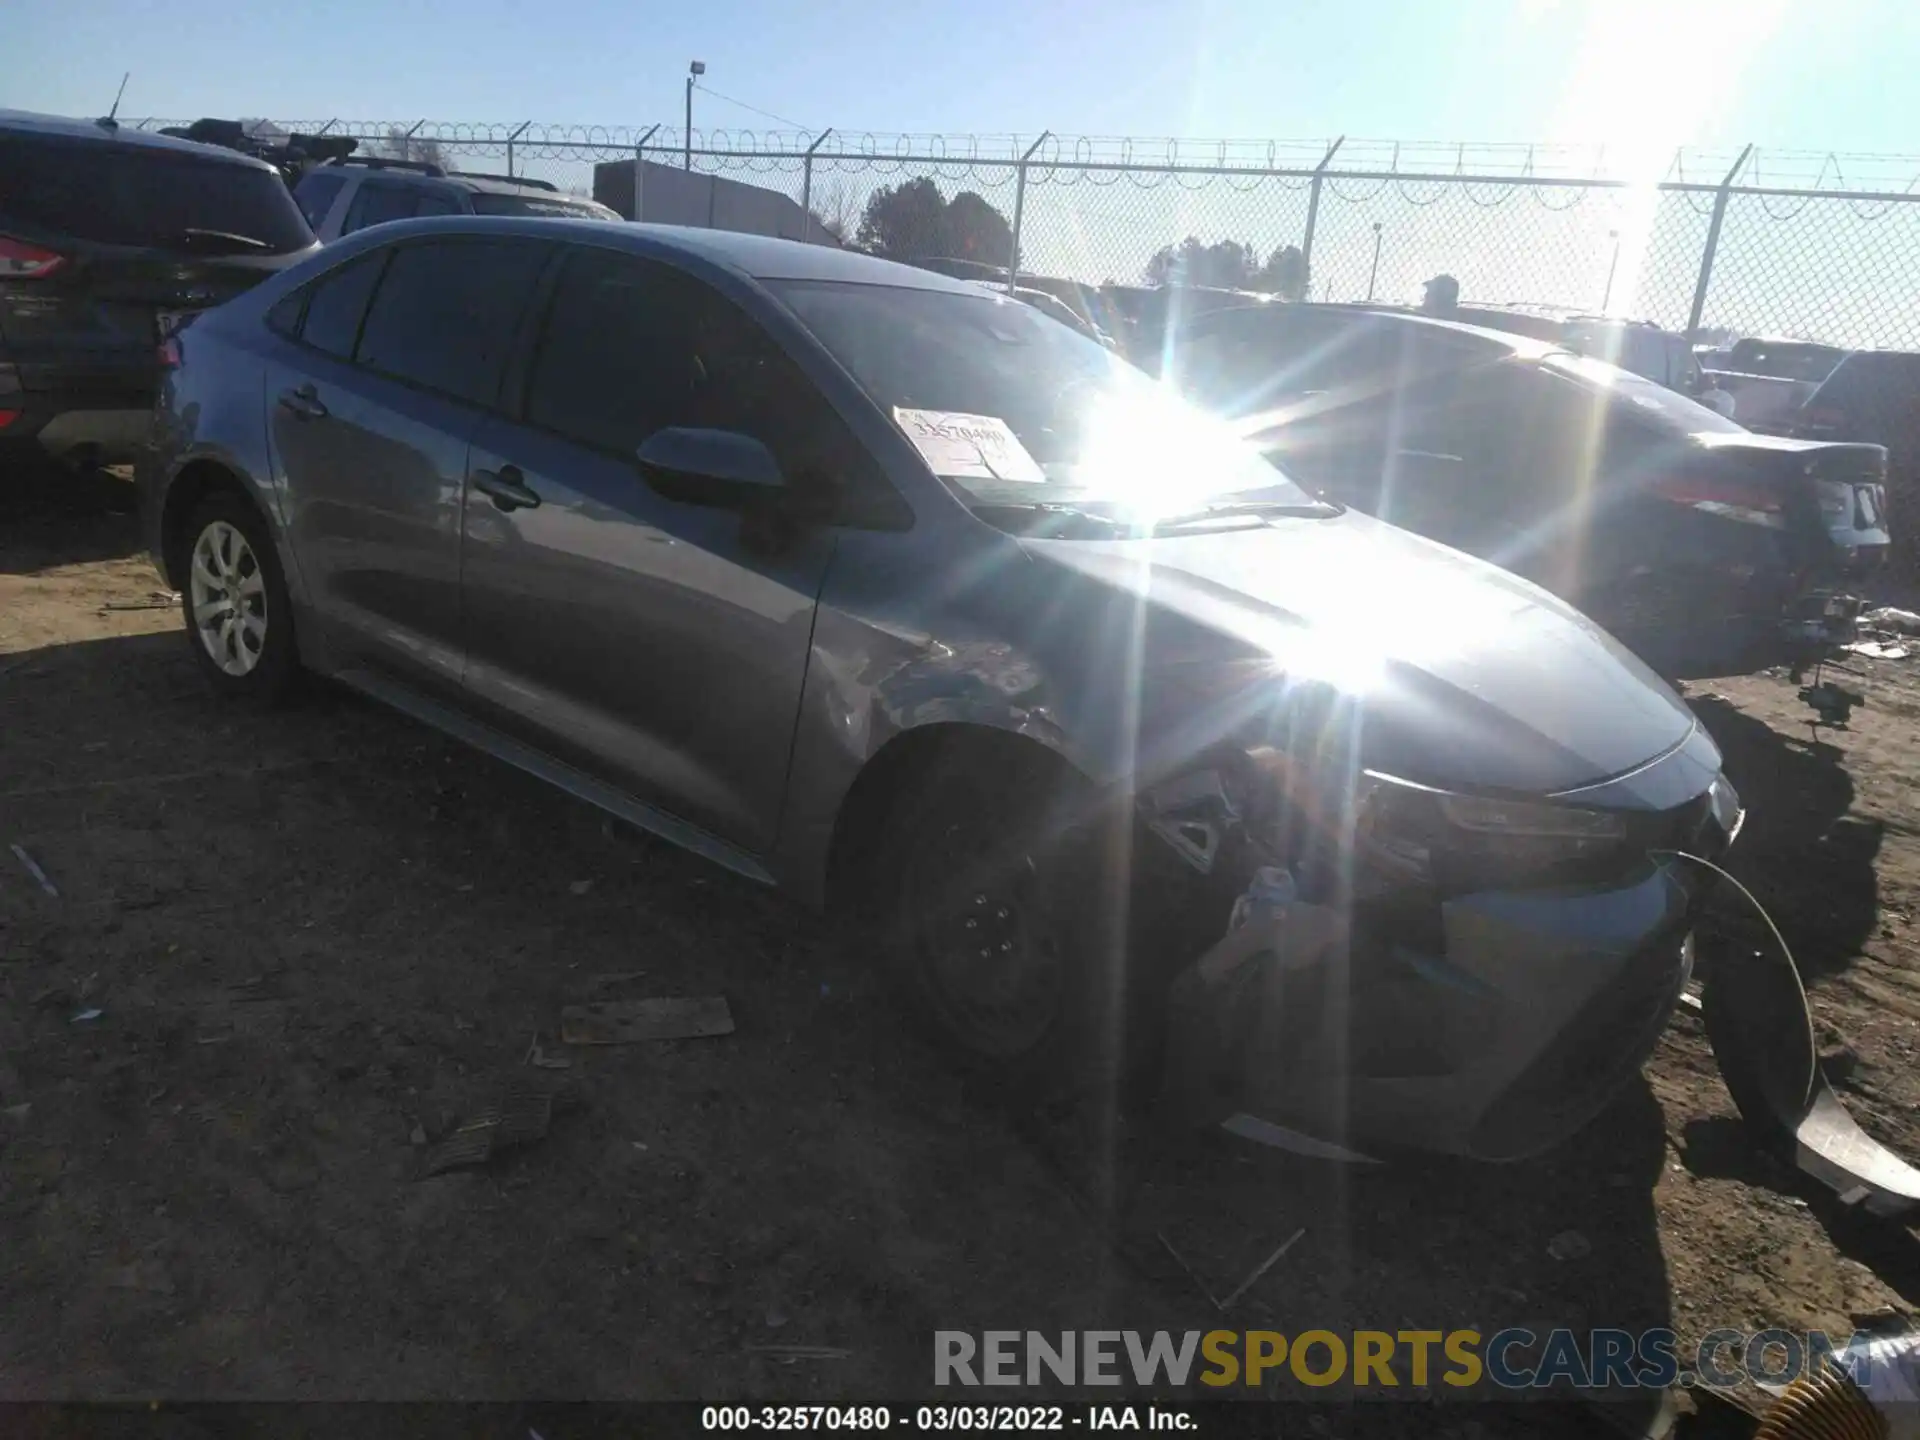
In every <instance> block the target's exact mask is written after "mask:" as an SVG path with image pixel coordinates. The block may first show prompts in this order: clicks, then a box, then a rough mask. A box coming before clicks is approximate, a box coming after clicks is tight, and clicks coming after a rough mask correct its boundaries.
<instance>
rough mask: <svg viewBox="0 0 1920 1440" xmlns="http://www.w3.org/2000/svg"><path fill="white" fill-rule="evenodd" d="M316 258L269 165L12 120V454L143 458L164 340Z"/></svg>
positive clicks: (5, 229) (1, 388)
mask: <svg viewBox="0 0 1920 1440" xmlns="http://www.w3.org/2000/svg"><path fill="white" fill-rule="evenodd" d="M314 245H315V242H314V238H313V232H312V230H310V229H308V227H307V222H306V221H305V220H304V219H302V218H301V216H300V211H299V210H298V208H296V207H295V205H294V203H293V200H292V198H291V197H290V196H289V195H288V194H287V187H286V186H285V185H284V184H283V183H282V182H281V179H280V176H279V175H278V174H276V173H275V172H274V170H273V167H271V166H270V165H266V164H264V163H262V162H261V161H259V160H255V159H251V158H249V157H247V156H244V155H239V154H236V153H234V152H233V151H231V150H223V149H218V148H216V147H214V146H210V145H195V144H191V143H189V142H187V141H184V140H176V139H171V138H168V137H165V136H159V135H144V134H141V133H139V132H137V131H133V130H122V129H121V128H120V127H119V126H117V125H115V124H114V123H113V122H112V121H93V120H67V119H60V118H56V117H53V116H46V115H25V114H21V113H19V112H17V111H0V443H5V442H18V441H27V442H37V444H38V445H39V446H40V447H41V448H43V449H45V450H47V451H49V452H51V453H52V454H54V455H55V456H57V457H60V458H62V459H70V460H76V461H86V462H93V463H100V464H115V463H118V462H120V461H124V460H128V459H131V458H133V456H134V454H135V452H136V451H137V450H138V448H139V447H140V445H141V444H143V443H144V441H145V439H146V436H147V431H148V427H149V425H150V423H151V418H152V412H153V401H154V395H155V392H156V390H157V389H158V386H159V362H158V358H157V355H158V346H159V341H160V340H161V339H162V338H163V334H162V332H163V330H164V329H165V328H168V327H170V326H171V325H172V324H173V323H174V321H175V320H176V319H177V318H179V317H180V316H181V315H183V314H190V313H192V312H194V311H198V310H204V309H207V308H209V307H210V306H214V305H218V304H219V303H221V302H222V301H224V300H228V299H231V298H232V297H233V296H235V295H237V294H239V293H240V292H241V291H242V290H245V289H247V288H248V287H249V286H251V285H253V284H254V283H255V282H256V281H259V280H261V279H264V278H265V277H266V276H268V275H270V274H272V273H273V272H274V271H276V270H278V269H280V268H281V267H282V266H285V265H287V264H289V263H291V262H292V261H294V260H297V259H299V258H300V256H302V255H303V254H305V253H306V252H307V251H309V250H312V249H313V248H314Z"/></svg>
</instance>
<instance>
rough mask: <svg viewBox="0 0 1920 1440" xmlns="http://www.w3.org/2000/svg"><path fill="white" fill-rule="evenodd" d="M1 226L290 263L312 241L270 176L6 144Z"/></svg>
mask: <svg viewBox="0 0 1920 1440" xmlns="http://www.w3.org/2000/svg"><path fill="white" fill-rule="evenodd" d="M0 216H5V217H6V218H8V219H11V220H13V221H15V222H17V223H21V224H24V225H28V226H32V227H34V228H36V229H43V230H49V231H53V232H56V233H58V234H61V235H70V236H72V237H74V238H75V239H79V240H90V241H94V242H95V243H98V244H103V245H140V246H151V247H157V248H163V249H169V250H180V251H185V252H189V253H193V254H247V253H255V252H264V253H270V254H276V255H284V254H286V253H287V252H289V251H293V250H299V249H303V248H305V247H306V246H308V245H311V244H312V243H313V231H312V230H311V229H309V228H308V226H307V222H306V221H305V220H304V219H303V218H302V217H301V214H300V211H299V209H298V207H296V206H295V205H294V203H293V197H292V196H291V195H289V194H288V193H287V187H286V184H285V182H283V181H282V180H281V179H280V177H279V176H278V175H277V174H275V173H274V172H273V171H271V170H266V169H261V168H257V167H255V166H253V165H243V164H236V163H233V162H231V161H220V160H203V159H200V158H199V157H197V156H192V155H176V154H173V153H171V152H168V151H165V150H161V149H159V148H158V147H149V146H134V145H120V146H116V145H103V144H98V143H95V142H92V141H86V140H51V139H45V138H42V137H39V136H34V137H28V136H23V135H17V134H16V135H0Z"/></svg>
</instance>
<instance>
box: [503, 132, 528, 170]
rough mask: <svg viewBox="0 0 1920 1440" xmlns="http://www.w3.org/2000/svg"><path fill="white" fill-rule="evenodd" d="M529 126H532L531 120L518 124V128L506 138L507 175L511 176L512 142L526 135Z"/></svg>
mask: <svg viewBox="0 0 1920 1440" xmlns="http://www.w3.org/2000/svg"><path fill="white" fill-rule="evenodd" d="M531 124H533V121H531V120H522V121H521V122H520V128H519V129H518V130H516V131H514V132H513V134H511V135H509V136H507V174H508V175H512V174H513V142H514V141H516V140H518V139H519V138H520V137H521V136H522V135H524V134H526V133H527V127H528V126H529V125H531Z"/></svg>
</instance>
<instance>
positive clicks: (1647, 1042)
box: [1141, 732, 1741, 1160]
mask: <svg viewBox="0 0 1920 1440" xmlns="http://www.w3.org/2000/svg"><path fill="white" fill-rule="evenodd" d="M1697 735H1698V732H1696V737H1697ZM1717 762H1718V756H1717V754H1716V753H1714V752H1713V751H1712V750H1711V747H1710V745H1707V744H1706V743H1705V742H1704V740H1700V739H1697V738H1696V739H1695V740H1690V741H1688V742H1686V743H1684V744H1683V745H1681V746H1680V747H1678V748H1677V749H1675V750H1674V751H1672V752H1669V754H1668V755H1666V756H1664V757H1662V758H1661V759H1659V760H1657V761H1655V762H1653V763H1652V764H1650V765H1648V766H1645V767H1643V768H1642V769H1641V770H1639V771H1635V772H1632V773H1631V774H1630V775H1628V776H1624V777H1621V778H1619V779H1616V780H1613V781H1609V782H1606V783H1604V784H1602V785H1599V786H1595V787H1593V788H1592V789H1591V790H1588V791H1584V792H1581V794H1580V796H1579V798H1578V799H1577V800H1575V801H1568V802H1559V801H1555V802H1551V803H1567V804H1568V805H1569V806H1570V807H1572V808H1573V809H1575V810H1576V811H1577V812H1578V813H1577V814H1575V815H1572V816H1562V815H1558V814H1554V813H1550V812H1549V811H1548V809H1547V806H1548V804H1549V802H1545V801H1543V802H1501V803H1498V804H1489V803H1481V804H1474V803H1471V802H1469V803H1465V804H1463V803H1459V802H1448V801H1447V799H1446V797H1441V799H1440V800H1439V802H1436V800H1435V797H1436V796H1437V795H1439V792H1431V791H1429V792H1424V793H1422V792H1418V791H1417V787H1407V786H1405V785H1404V784H1402V783H1400V782H1394V783H1391V784H1385V785H1379V786H1375V787H1374V788H1372V789H1371V790H1370V789H1368V788H1367V786H1366V785H1364V784H1362V785H1357V786H1354V787H1352V788H1351V789H1350V791H1349V793H1350V794H1351V795H1353V797H1354V798H1353V799H1352V800H1350V801H1349V802H1348V804H1347V805H1346V807H1345V809H1344V811H1340V812H1337V813H1340V814H1343V815H1344V816H1345V817H1346V818H1345V821H1344V829H1343V828H1342V827H1341V825H1340V824H1337V823H1334V822H1321V821H1312V820H1308V821H1305V822H1303V821H1302V820H1301V819H1300V817H1301V816H1303V815H1307V814H1309V813H1311V814H1318V815H1321V816H1326V815H1331V814H1335V813H1336V809H1335V807H1331V806H1327V805H1324V804H1322V805H1319V806H1317V807H1316V806H1315V805H1313V804H1312V803H1310V802H1308V803H1303V802H1302V800H1301V798H1300V795H1301V792H1300V790H1299V789H1298V787H1295V788H1293V789H1289V788H1288V787H1287V785H1286V781H1285V775H1284V773H1282V774H1281V775H1280V783H1279V784H1278V785H1277V786H1273V787H1268V788H1265V789H1263V787H1262V785H1261V784H1260V782H1259V781H1258V780H1257V779H1256V778H1253V777H1254V775H1255V773H1256V772H1253V771H1242V772H1241V773H1240V774H1238V775H1236V774H1234V772H1233V768H1232V766H1231V764H1230V763H1219V764H1215V765H1213V766H1212V771H1213V772H1214V773H1216V774H1217V775H1218V776H1219V777H1220V779H1221V781H1222V783H1220V784H1218V785H1215V784H1213V783H1212V781H1211V780H1209V779H1205V778H1201V779H1196V778H1192V777H1191V776H1184V777H1181V779H1180V782H1179V783H1178V784H1163V785H1160V786H1156V787H1154V788H1153V789H1151V790H1149V791H1148V792H1147V794H1146V795H1145V796H1144V797H1143V799H1142V803H1141V812H1142V817H1143V819H1144V820H1145V822H1146V829H1147V830H1148V831H1149V832H1150V833H1151V834H1152V835H1155V836H1158V837H1159V838H1160V840H1162V841H1164V842H1165V845H1164V848H1163V849H1162V851H1161V854H1162V856H1163V857H1165V858H1167V859H1168V861H1169V863H1170V864H1171V866H1172V868H1173V869H1174V870H1175V871H1176V872H1179V873H1181V874H1184V875H1185V876H1186V877H1187V878H1186V882H1185V887H1186V888H1185V891H1184V892H1181V893H1185V894H1188V895H1192V896H1199V895H1203V894H1204V895H1205V897H1206V899H1205V901H1204V903H1195V904H1191V905H1185V906H1183V905H1181V904H1179V903H1177V902H1170V905H1169V908H1171V909H1174V910H1176V911H1179V912H1180V913H1182V914H1183V915H1184V917H1185V918H1184V922H1183V923H1184V924H1185V926H1186V929H1185V930H1184V933H1186V934H1193V933H1202V934H1212V935H1215V936H1220V938H1219V939H1218V940H1217V941H1216V942H1215V943H1214V944H1213V945H1212V946H1211V947H1210V948H1208V949H1207V950H1206V951H1205V952H1204V953H1202V954H1200V955H1198V956H1197V957H1195V958H1194V959H1193V960H1192V961H1190V962H1189V963H1188V964H1187V965H1186V966H1185V968H1184V969H1182V970H1181V971H1180V972H1179V973H1178V974H1177V975H1175V976H1174V977H1173V979H1172V982H1171V984H1170V986H1169V989H1168V992H1167V995H1168V1001H1169V1004H1168V1017H1169V1018H1168V1034H1167V1045H1166V1049H1165V1070H1164V1076H1163V1088H1162V1100H1163V1104H1164V1105H1165V1107H1166V1108H1167V1109H1168V1110H1169V1111H1170V1112H1172V1113H1174V1114H1178V1115H1180V1116H1182V1117H1184V1118H1186V1119H1188V1120H1191V1121H1194V1122H1196V1123H1203V1124H1218V1123H1223V1122H1227V1121H1229V1120H1231V1121H1233V1122H1234V1124H1235V1125H1236V1126H1237V1127H1238V1131H1239V1133H1247V1134H1251V1133H1253V1132H1256V1131H1260V1132H1262V1133H1265V1134H1269V1135H1277V1136H1281V1137H1283V1138H1281V1139H1279V1140H1276V1141H1274V1142H1273V1143H1278V1144H1282V1145H1283V1146H1284V1147H1285V1148H1289V1149H1294V1150H1301V1151H1304V1150H1313V1149H1316V1148H1321V1147H1324V1146H1326V1145H1331V1146H1335V1147H1339V1148H1340V1149H1341V1150H1345V1151H1350V1152H1353V1153H1356V1154H1362V1155H1377V1154H1382V1153H1385V1152H1388V1151H1392V1150H1429V1151H1440V1152H1445V1153H1452V1154H1459V1155H1466V1156H1472V1157H1476V1158H1480V1159H1486V1160H1513V1159H1519V1158H1523V1157H1525V1156H1528V1155H1532V1154H1536V1153H1539V1152H1541V1151H1543V1150H1547V1149H1550V1148H1551V1147H1553V1146H1554V1145H1556V1144H1558V1143H1559V1142H1561V1141H1563V1140H1565V1139H1566V1138H1567V1137H1569V1136H1570V1135H1572V1134H1573V1133H1574V1132H1575V1131H1576V1130H1578V1129H1579V1128H1580V1127H1581V1126H1583V1125H1585V1124H1586V1123H1587V1122H1588V1121H1589V1120H1591V1119H1592V1118H1593V1117H1594V1116H1595V1115H1597V1114H1598V1113H1599V1112H1600V1110H1601V1109H1603V1108H1604V1107H1605V1105H1606V1104H1607V1102H1608V1100H1609V1099H1611V1098H1612V1097H1613V1096H1614V1095H1615V1094H1616V1093H1617V1092H1618V1090H1619V1089H1620V1088H1621V1087H1622V1086H1623V1085H1624V1084H1625V1083H1626V1082H1627V1081H1628V1080H1629V1079H1630V1078H1631V1076H1632V1075H1633V1074H1634V1072H1635V1071H1636V1070H1638V1068H1639V1067H1640V1065H1641V1064H1642V1063H1643V1062H1644V1061H1645V1060H1646V1058H1647V1056H1648V1054H1649V1053H1650V1052H1651V1051H1652V1049H1653V1046H1654V1044H1655V1042H1656V1041H1657V1039H1658V1038H1659V1035H1660V1032H1661V1030H1662V1028H1663V1027H1664V1026H1665V1024H1666V1022H1667V1019H1668V1017H1669V1016H1670V1014H1671V1013H1672V1010H1673V1007H1674V1005H1675V1003H1676V1002H1677V1000H1678V997H1679V995H1680V992H1681V990H1682V988H1683V987H1684V985H1685V984H1686V981H1687V978H1688V976H1689V974H1690V972H1691V968H1692V960H1693V947H1692V939H1691V932H1692V925H1693V921H1694V919H1695V917H1696V916H1697V914H1698V912H1699V908H1700V905H1701V903H1702V902H1703V900H1704V898H1705V896H1706V894H1707V892H1708V890H1709V889H1710V887H1711V886H1712V884H1713V883H1714V882H1713V879H1712V877H1711V875H1710V873H1709V872H1708V870H1706V869H1704V868H1702V867H1699V866H1695V865H1691V864H1688V863H1686V862H1684V861H1682V860H1680V859H1678V858H1677V856H1676V852H1683V853H1687V854H1693V855H1698V856H1702V857H1705V858H1709V859H1712V858H1715V857H1718V856H1719V855H1720V854H1721V853H1723V852H1724V851H1725V849H1726V848H1727V846H1728V845H1729V844H1730V843H1731V841H1732V838H1733V836H1734V834H1735V833H1736V832H1737V830H1738V829H1739V824H1740V818H1741V811H1740V807H1739V797H1738V796H1737V795H1735V794H1734V792H1733V790H1732V787H1731V786H1729V785H1728V784H1727V783H1726V781H1725V780H1724V778H1723V777H1721V776H1720V775H1719V773H1718V763H1717ZM1259 773H1265V774H1268V775H1269V776H1271V775H1273V774H1274V773H1275V770H1274V767H1271V766H1269V767H1266V769H1265V770H1264V771H1261V772H1259ZM1367 774H1368V775H1369V776H1371V774H1372V772H1367ZM1277 794H1278V795H1284V796H1285V797H1286V798H1284V799H1280V800H1276V799H1275V798H1274V797H1275V795H1277ZM1502 825H1505V826H1508V827H1510V835H1511V837H1512V838H1509V835H1506V834H1498V833H1493V834H1491V836H1490V832H1495V831H1497V830H1498V827H1499V826H1502ZM1449 827H1451V828H1449ZM1355 837H1358V838H1355ZM1536 837H1542V838H1536ZM1549 842H1551V843H1549ZM1356 856H1357V857H1358V858H1353V857H1356ZM1249 857H1251V859H1249ZM1543 857H1545V859H1544V860H1543ZM1276 874H1284V875H1286V877H1287V883H1286V884H1285V885H1277V884H1276V883H1275V882H1274V877H1275V875H1276ZM1295 874H1297V875H1298V877H1299V879H1298V884H1297V886H1295V885H1294V883H1293V876H1294V875H1295ZM1178 887H1179V882H1175V884H1174V885H1173V886H1172V887H1167V888H1173V889H1175V890H1178ZM1227 891H1231V892H1234V893H1240V894H1241V896H1242V898H1241V901H1240V903H1238V904H1236V903H1235V902H1234V901H1232V900H1230V899H1229V900H1223V899H1222V898H1221V897H1222V894H1223V892H1227ZM1162 893H1165V888H1162ZM1277 896H1278V897H1285V898H1282V899H1279V900H1276V899H1275V898H1274V897H1277ZM1261 897H1265V898H1261ZM1256 901H1257V902H1258V903H1255V902H1256ZM1229 912H1231V914H1232V916H1233V919H1232V920H1231V921H1229V920H1228V916H1229ZM1223 922H1225V933H1224V935H1222V934H1221V930H1220V928H1219V927H1221V926H1222V924H1223ZM1163 953H1164V952H1163ZM1189 953H1191V952H1189ZM1263 1127H1264V1128H1263ZM1308 1141H1311V1142H1314V1143H1306V1142H1308ZM1322 1153H1324V1150H1323V1149H1322Z"/></svg>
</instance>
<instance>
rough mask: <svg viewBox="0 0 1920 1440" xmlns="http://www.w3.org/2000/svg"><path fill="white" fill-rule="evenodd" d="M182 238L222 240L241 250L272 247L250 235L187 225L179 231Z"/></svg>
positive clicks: (269, 248) (268, 248)
mask: <svg viewBox="0 0 1920 1440" xmlns="http://www.w3.org/2000/svg"><path fill="white" fill-rule="evenodd" d="M180 238H181V239H182V240H223V241H225V242H226V243H228V244H229V245H232V246H235V247H236V248H238V249H241V250H271V249H272V248H273V247H272V246H271V245H269V244H267V242H266V241H264V240H259V239H256V238H254V237H253V236H251V235H237V234H235V233H234V232H233V231H231V230H201V229H199V228H197V227H195V226H191V225H190V226H188V227H187V228H186V229H185V230H182V231H181V232H180Z"/></svg>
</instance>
